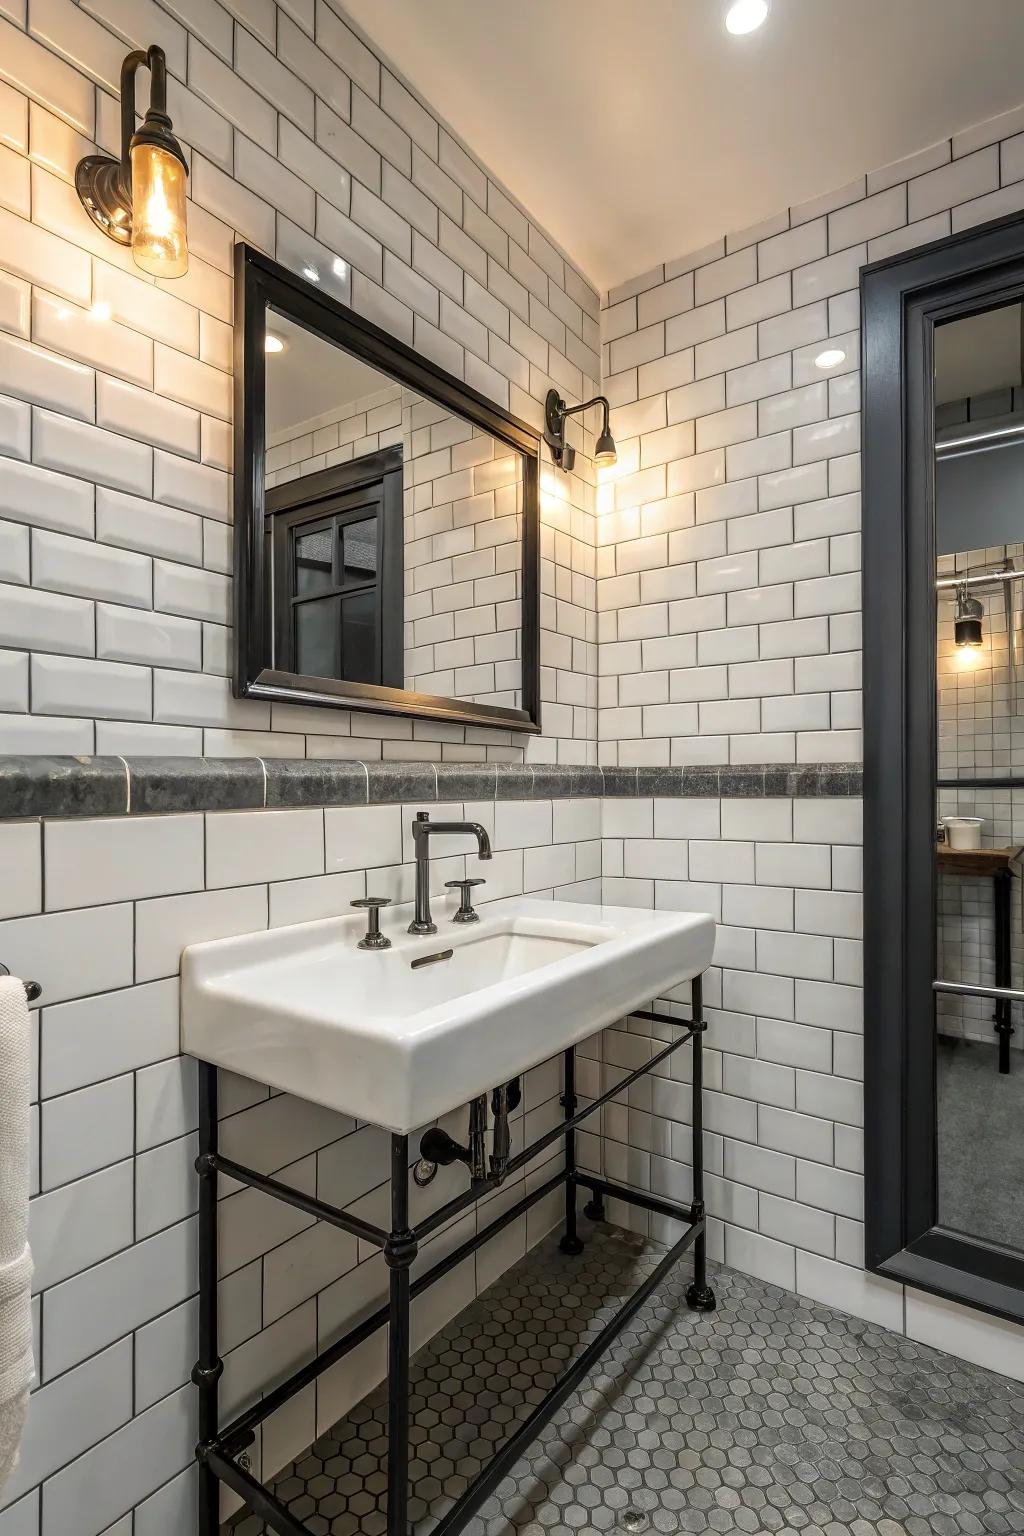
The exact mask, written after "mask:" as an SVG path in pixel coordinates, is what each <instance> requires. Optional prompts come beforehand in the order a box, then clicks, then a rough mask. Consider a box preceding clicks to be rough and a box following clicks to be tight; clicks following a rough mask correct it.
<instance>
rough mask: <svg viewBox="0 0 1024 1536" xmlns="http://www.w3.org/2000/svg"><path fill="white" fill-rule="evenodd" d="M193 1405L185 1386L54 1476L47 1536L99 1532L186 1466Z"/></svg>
mask: <svg viewBox="0 0 1024 1536" xmlns="http://www.w3.org/2000/svg"><path fill="white" fill-rule="evenodd" d="M195 1407H196V1405H195V1388H194V1387H193V1386H192V1385H191V1383H189V1385H188V1386H187V1387H183V1388H182V1389H181V1390H180V1391H179V1392H175V1393H174V1394H173V1395H172V1396H170V1397H167V1398H165V1399H164V1400H163V1401H162V1402H160V1403H157V1404H156V1405H155V1406H154V1407H152V1408H150V1409H148V1410H147V1411H146V1412H145V1413H141V1414H138V1415H137V1416H136V1417H135V1418H134V1419H132V1420H131V1422H130V1423H128V1424H125V1425H124V1426H123V1428H121V1429H120V1430H118V1431H117V1432H116V1433H115V1434H113V1435H110V1436H108V1438H107V1439H105V1440H102V1441H100V1443H99V1444H98V1445H95V1446H94V1447H93V1448H92V1450H90V1451H87V1452H86V1454H85V1455H84V1456H80V1457H79V1458H78V1460H77V1461H73V1462H71V1463H70V1465H69V1466H66V1467H65V1468H64V1469H63V1470H62V1471H60V1472H58V1473H57V1474H56V1476H55V1477H53V1478H52V1479H51V1481H50V1483H49V1485H48V1488H47V1500H48V1503H47V1515H46V1526H45V1532H46V1536H80V1533H82V1532H83V1531H84V1530H85V1529H90V1530H92V1531H94V1532H99V1531H102V1530H103V1529H104V1527H105V1526H109V1525H110V1523H111V1522H112V1521H114V1520H116V1519H118V1517H119V1516H120V1515H122V1514H123V1513H124V1512H125V1511H126V1510H128V1509H131V1508H132V1506H133V1505H134V1504H137V1503H138V1502H139V1501H140V1500H141V1499H143V1498H146V1497H147V1496H148V1494H149V1492H150V1490H151V1489H153V1488H154V1487H156V1488H159V1487H160V1486H161V1484H164V1483H166V1482H168V1481H169V1480H170V1478H172V1477H173V1476H175V1474H176V1473H178V1472H180V1471H181V1470H182V1468H183V1467H185V1466H187V1465H188V1464H189V1461H190V1460H191V1458H192V1456H193V1453H194V1442H195V1437H196V1421H195Z"/></svg>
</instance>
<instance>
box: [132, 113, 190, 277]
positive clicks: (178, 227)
mask: <svg viewBox="0 0 1024 1536" xmlns="http://www.w3.org/2000/svg"><path fill="white" fill-rule="evenodd" d="M131 158H132V258H133V260H134V262H135V264H136V266H138V267H141V268H142V270H143V271H144V272H149V273H151V274H152V276H153V277H184V275H185V273H186V272H187V271H188V241H187V238H186V233H185V230H186V221H185V178H186V176H187V172H186V170H185V166H184V164H183V163H182V161H181V160H180V159H179V158H178V156H177V155H175V154H172V153H171V151H170V150H168V149H164V148H163V147H162V146H161V145H159V144H151V143H146V142H143V143H141V144H140V143H134V144H133V145H132V152H131Z"/></svg>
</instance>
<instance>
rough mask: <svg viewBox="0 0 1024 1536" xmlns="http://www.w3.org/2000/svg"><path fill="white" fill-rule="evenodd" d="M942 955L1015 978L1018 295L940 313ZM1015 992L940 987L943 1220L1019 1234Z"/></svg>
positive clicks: (982, 977)
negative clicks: (948, 315) (950, 316)
mask: <svg viewBox="0 0 1024 1536" xmlns="http://www.w3.org/2000/svg"><path fill="white" fill-rule="evenodd" d="M934 358H935V390H934V399H935V461H934V487H935V550H936V588H937V592H936V596H937V604H936V611H937V635H936V644H937V650H936V675H937V684H938V715H937V720H938V728H937V762H936V782H937V811H938V816H937V842H936V850H937V851H936V861H937V869H936V884H935V889H936V904H937V930H936V941H937V942H936V966H937V975H938V977H939V978H940V979H941V980H943V981H947V982H957V983H964V984H967V985H968V986H977V987H1014V988H1020V987H1021V986H1024V930H1022V915H1021V880H1020V874H1021V854H1022V852H1024V375H1022V305H1021V303H1020V302H1012V303H1003V304H1000V305H999V306H997V307H993V308H990V309H986V310H984V311H982V312H980V313H974V314H970V315H967V316H965V317H963V318H959V319H956V320H951V321H948V322H946V323H944V324H941V325H938V326H936V329H935V342H934ZM1019 1010H1020V1005H1019V1004H1018V1003H1015V1002H1012V1001H1009V1000H1005V999H995V1000H994V999H993V998H992V997H990V996H989V997H986V996H982V995H980V994H979V995H971V994H969V993H940V994H939V995H938V996H937V997H936V1025H937V1031H938V1038H937V1048H936V1137H937V1148H936V1165H937V1172H938V1221H939V1223H940V1225H941V1226H943V1227H946V1228H949V1229H951V1230H952V1231H955V1232H959V1233H963V1234H965V1235H968V1236H970V1237H973V1238H979V1239H982V1240H984V1241H986V1242H989V1243H994V1244H997V1245H999V1246H1001V1247H1006V1248H1010V1249H1013V1250H1018V1251H1022V1250H1024V1049H1022V1047H1024V1030H1021V1028H1020V1018H1019Z"/></svg>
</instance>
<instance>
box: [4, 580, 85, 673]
mask: <svg viewBox="0 0 1024 1536" xmlns="http://www.w3.org/2000/svg"><path fill="white" fill-rule="evenodd" d="M0 599H2V601H0V644H5V645H12V646H25V645H28V646H29V647H31V648H32V649H39V650H52V651H57V652H60V653H62V654H63V655H65V656H67V655H79V656H88V655H91V653H92V651H93V649H94V647H95V623H94V617H93V605H92V603H89V602H85V601H83V600H82V599H80V598H73V597H64V596H62V595H60V594H58V593H54V592H39V591H34V590H32V589H30V588H28V587H26V588H18V587H16V586H0Z"/></svg>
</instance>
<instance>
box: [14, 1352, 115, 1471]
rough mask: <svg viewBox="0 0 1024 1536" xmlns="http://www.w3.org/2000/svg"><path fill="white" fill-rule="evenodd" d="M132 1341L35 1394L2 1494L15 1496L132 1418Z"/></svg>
mask: <svg viewBox="0 0 1024 1536" xmlns="http://www.w3.org/2000/svg"><path fill="white" fill-rule="evenodd" d="M131 1413H132V1390H131V1344H130V1341H128V1340H124V1341H123V1342H121V1343H119V1344H116V1345H114V1347H113V1348H111V1349H109V1350H106V1351H105V1352H104V1353H103V1354H101V1355H97V1356H96V1357H95V1359H93V1360H90V1361H88V1362H86V1364H84V1365H82V1366H80V1367H79V1368H78V1369H77V1370H75V1371H72V1372H70V1373H69V1374H68V1375H66V1376H63V1377H61V1378H60V1379H59V1380H58V1381H55V1382H52V1383H50V1384H48V1385H47V1386H45V1387H40V1388H39V1389H38V1391H37V1392H36V1393H35V1394H34V1395H33V1399H32V1412H31V1413H30V1415H29V1419H28V1422H27V1424H26V1426H25V1432H24V1435H23V1437H22V1443H21V1455H20V1463H19V1466H18V1469H17V1471H16V1473H15V1475H14V1478H13V1479H12V1481H11V1482H10V1483H9V1484H8V1485H7V1488H6V1490H5V1496H6V1497H7V1498H9V1499H14V1498H17V1497H19V1496H20V1494H22V1493H24V1492H25V1491H26V1490H27V1489H28V1488H31V1487H32V1486H33V1484H35V1483H38V1482H41V1481H42V1480H43V1479H44V1478H46V1477H48V1476H49V1475H50V1474H52V1473H53V1472H55V1471H57V1470H58V1469H59V1468H60V1467H62V1466H64V1465H65V1464H66V1462H68V1461H69V1460H73V1459H74V1458H75V1457H77V1456H81V1455H82V1454H83V1452H86V1451H88V1450H89V1449H90V1447H92V1446H94V1445H95V1444H96V1443H97V1442H98V1441H101V1440H103V1439H104V1438H105V1436H107V1435H109V1434H111V1433H112V1432H113V1431H114V1430H116V1429H118V1428H119V1427H120V1426H121V1425H123V1424H124V1423H126V1421H127V1420H129V1419H130V1418H131Z"/></svg>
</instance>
